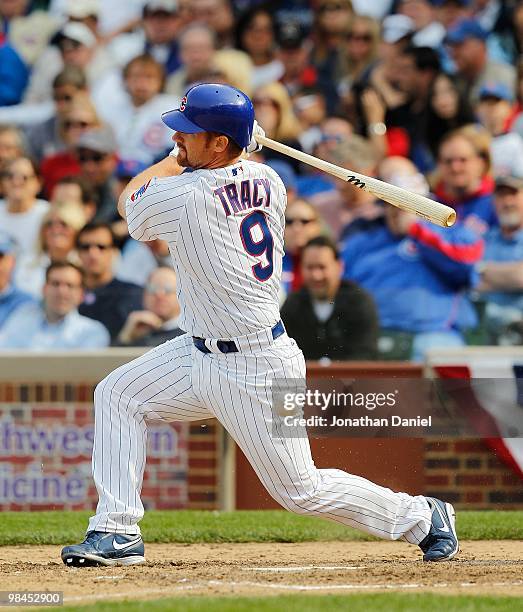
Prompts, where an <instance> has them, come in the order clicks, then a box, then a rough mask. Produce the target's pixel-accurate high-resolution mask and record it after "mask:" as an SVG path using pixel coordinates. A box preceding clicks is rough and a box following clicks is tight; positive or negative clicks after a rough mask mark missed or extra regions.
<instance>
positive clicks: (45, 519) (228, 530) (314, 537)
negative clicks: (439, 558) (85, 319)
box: [0, 510, 523, 546]
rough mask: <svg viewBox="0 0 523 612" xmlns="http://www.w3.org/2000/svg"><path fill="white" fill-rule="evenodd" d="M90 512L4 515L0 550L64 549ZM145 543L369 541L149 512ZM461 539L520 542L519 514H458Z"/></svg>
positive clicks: (226, 518) (294, 523)
mask: <svg viewBox="0 0 523 612" xmlns="http://www.w3.org/2000/svg"><path fill="white" fill-rule="evenodd" d="M89 514H90V513H89V512H3V513H2V520H1V521H0V546H6V545H13V544H67V543H72V542H76V541H78V540H79V538H80V537H81V536H82V535H83V533H84V532H85V528H86V526H87V519H88V517H89ZM140 525H141V528H142V532H143V535H144V539H145V541H146V542H165V543H169V542H179V543H188V544H192V543H196V542H215V543H219V542H319V541H333V540H337V541H354V540H371V539H373V538H371V537H370V536H367V535H365V534H363V533H361V532H359V531H355V530H354V529H350V528H348V527H344V526H343V525H339V524H338V523H332V522H330V521H326V520H322V519H317V518H311V517H304V516H297V515H295V514H291V513H289V512H285V511H280V510H273V511H272V510H271V511H239V512H205V511H190V510H180V511H150V512H147V513H146V515H145V518H144V519H143V521H142V522H141V523H140ZM457 527H458V533H459V536H460V537H461V539H463V540H519V539H523V512H521V511H506V512H491V511H485V512H458V522H457Z"/></svg>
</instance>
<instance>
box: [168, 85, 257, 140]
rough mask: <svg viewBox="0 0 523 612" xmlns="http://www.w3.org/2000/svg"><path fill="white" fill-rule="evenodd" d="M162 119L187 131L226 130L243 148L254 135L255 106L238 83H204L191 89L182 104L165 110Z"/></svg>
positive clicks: (173, 126)
mask: <svg viewBox="0 0 523 612" xmlns="http://www.w3.org/2000/svg"><path fill="white" fill-rule="evenodd" d="M162 121H163V122H164V123H165V125H167V126H168V127H170V128H171V129H172V130H176V131H177V132H184V133H185V134H196V133H197V132H218V133H220V134H225V135H226V136H229V137H230V138H232V140H234V142H236V144H238V145H239V146H240V147H241V148H242V149H244V148H245V147H246V146H247V145H248V144H249V142H250V141H251V138H252V124H253V122H254V108H253V106H252V102H251V101H250V99H249V97H248V96H247V95H246V94H244V93H243V91H240V90H239V89H236V87H231V86H230V85H220V84H217V83H202V84H200V85H195V86H194V87H191V88H190V89H189V91H188V92H187V93H186V94H185V96H184V97H183V98H182V101H181V103H180V108H177V109H176V110H171V111H167V112H166V113H163V115H162Z"/></svg>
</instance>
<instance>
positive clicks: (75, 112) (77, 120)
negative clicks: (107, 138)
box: [40, 91, 101, 197]
mask: <svg viewBox="0 0 523 612" xmlns="http://www.w3.org/2000/svg"><path fill="white" fill-rule="evenodd" d="M100 126H101V121H100V118H99V117H98V114H97V112H96V109H95V107H94V104H93V103H92V101H91V99H90V98H89V96H88V94H87V93H86V92H83V91H80V92H77V93H76V94H75V95H74V96H73V98H72V100H71V101H70V102H68V108H67V110H65V111H64V113H63V116H62V117H61V119H60V123H59V133H60V135H61V138H62V141H63V143H64V147H65V148H64V149H63V150H62V151H59V152H58V153H54V154H52V155H49V156H46V157H44V159H43V160H42V163H41V166H40V172H41V174H42V179H43V183H44V192H45V194H46V195H47V196H48V197H49V196H50V194H51V193H52V192H53V189H54V187H55V185H56V183H57V182H58V181H59V180H60V179H61V178H63V177H64V176H75V175H78V174H79V173H80V165H79V163H78V157H77V155H76V146H77V144H78V141H79V139H80V137H81V135H82V134H84V133H85V132H87V131H88V130H91V129H94V128H97V127H100Z"/></svg>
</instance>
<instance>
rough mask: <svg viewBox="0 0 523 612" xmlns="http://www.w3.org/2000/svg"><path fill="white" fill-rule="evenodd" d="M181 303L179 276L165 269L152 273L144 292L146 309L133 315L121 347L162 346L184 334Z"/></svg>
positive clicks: (119, 341) (119, 340)
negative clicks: (180, 326)
mask: <svg viewBox="0 0 523 612" xmlns="http://www.w3.org/2000/svg"><path fill="white" fill-rule="evenodd" d="M179 315H180V304H179V303H178V298H177V297H176V274H175V272H174V270H173V269H172V268H169V267H166V266H162V267H159V268H157V269H156V270H154V271H153V272H151V274H150V275H149V278H148V279H147V284H146V285H145V289H144V292H143V309H142V310H136V311H134V312H131V314H130V315H129V316H128V317H127V321H126V322H125V325H124V326H123V329H122V331H121V332H120V333H119V334H118V339H117V341H116V342H115V343H114V344H116V345H117V346H158V345H159V344H162V343H163V342H166V341H167V340H172V339H173V338H176V336H180V335H181V334H183V333H184V332H183V331H182V330H181V329H180V328H179V327H178V317H179Z"/></svg>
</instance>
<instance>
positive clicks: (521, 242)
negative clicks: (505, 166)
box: [475, 175, 523, 344]
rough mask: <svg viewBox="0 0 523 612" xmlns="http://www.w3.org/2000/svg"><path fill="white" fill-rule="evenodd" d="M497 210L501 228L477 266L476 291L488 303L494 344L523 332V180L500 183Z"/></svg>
mask: <svg viewBox="0 0 523 612" xmlns="http://www.w3.org/2000/svg"><path fill="white" fill-rule="evenodd" d="M494 206H495V208H496V213H497V217H498V222H499V226H498V227H494V228H492V229H491V230H490V231H489V232H488V233H487V235H486V236H485V255H484V257H483V259H482V261H481V262H480V263H479V264H478V265H477V266H476V270H477V272H478V274H479V279H478V284H477V285H476V287H475V289H476V290H477V291H479V292H480V294H481V298H482V300H484V301H485V302H486V307H485V323H486V326H487V329H488V331H489V332H490V334H491V336H492V337H491V340H492V341H495V342H497V341H499V340H500V337H501V336H507V335H510V331H511V329H512V330H514V331H517V332H518V336H519V342H517V343H518V344H521V338H522V332H523V326H522V324H523V314H522V313H523V179H522V178H521V177H518V176H510V175H508V176H500V177H498V178H497V179H496V187H495V192H494Z"/></svg>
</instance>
